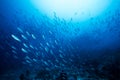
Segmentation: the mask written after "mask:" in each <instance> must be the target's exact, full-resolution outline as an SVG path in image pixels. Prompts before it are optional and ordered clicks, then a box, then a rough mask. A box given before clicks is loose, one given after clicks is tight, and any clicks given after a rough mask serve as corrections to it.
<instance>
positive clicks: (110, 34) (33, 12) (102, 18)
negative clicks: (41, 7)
mask: <svg viewBox="0 0 120 80" xmlns="http://www.w3.org/2000/svg"><path fill="white" fill-rule="evenodd" d="M113 3H114V4H113V5H111V6H110V7H109V8H108V9H107V10H106V12H104V13H103V14H101V15H98V16H97V17H91V18H89V19H88V20H86V21H83V22H76V23H75V22H72V20H70V21H66V20H64V19H60V18H59V17H57V16H56V15H55V18H54V19H50V18H49V17H47V16H46V15H43V14H41V13H40V12H39V11H38V10H37V9H36V8H35V7H34V6H33V4H31V2H30V1H29V0H12V1H10V0H0V77H1V76H2V77H3V76H6V75H7V77H8V76H10V77H11V75H12V77H13V75H14V76H15V78H16V76H17V78H18V76H19V74H20V73H21V72H24V71H25V70H27V69H29V70H30V71H31V73H32V72H33V73H34V72H35V71H37V70H42V69H45V70H48V71H51V70H52V71H54V70H56V71H58V72H59V71H61V70H65V71H66V72H67V73H68V74H71V73H74V72H78V73H79V77H81V78H88V76H90V77H92V78H95V79H92V80H96V78H98V79H106V80H110V78H111V80H119V79H120V77H119V74H120V59H119V57H120V9H119V5H120V2H119V0H116V1H113ZM10 74H11V75H10ZM16 74H18V75H16ZM52 74H53V75H56V73H54V72H53V73H52ZM34 75H35V74H34ZM56 76H57V75H56ZM101 76H102V77H101ZM1 79H2V78H1ZM98 79H97V80H98ZM3 80H8V79H6V78H3ZM10 80H13V79H10ZM14 80H17V79H14ZM83 80H84V79H83Z"/></svg>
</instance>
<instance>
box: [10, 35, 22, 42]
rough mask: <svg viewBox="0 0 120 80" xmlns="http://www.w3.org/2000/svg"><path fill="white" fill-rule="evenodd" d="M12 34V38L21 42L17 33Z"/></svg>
mask: <svg viewBox="0 0 120 80" xmlns="http://www.w3.org/2000/svg"><path fill="white" fill-rule="evenodd" d="M11 36H12V38H13V39H14V40H16V41H18V42H21V40H20V39H19V38H18V37H17V36H15V35H13V34H12V35H11Z"/></svg>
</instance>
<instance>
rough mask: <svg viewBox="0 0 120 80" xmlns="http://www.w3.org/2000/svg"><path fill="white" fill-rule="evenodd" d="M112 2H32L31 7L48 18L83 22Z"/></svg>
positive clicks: (68, 0)
mask: <svg viewBox="0 0 120 80" xmlns="http://www.w3.org/2000/svg"><path fill="white" fill-rule="evenodd" d="M111 2H112V0H32V3H33V5H34V6H35V7H36V8H37V9H38V10H39V11H40V12H41V13H43V14H45V15H47V16H48V17H49V18H51V19H52V18H54V16H55V15H56V16H57V17H59V18H60V19H65V20H71V19H72V20H74V21H85V20H88V19H89V18H90V17H96V16H98V15H100V14H102V13H104V11H106V10H107V9H108V7H109V6H110V4H111Z"/></svg>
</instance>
